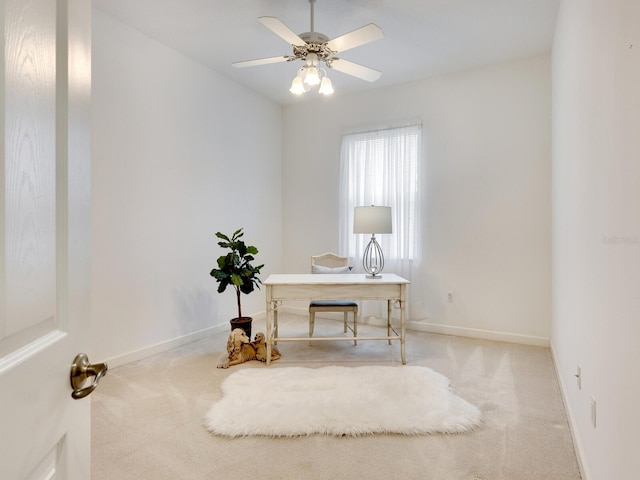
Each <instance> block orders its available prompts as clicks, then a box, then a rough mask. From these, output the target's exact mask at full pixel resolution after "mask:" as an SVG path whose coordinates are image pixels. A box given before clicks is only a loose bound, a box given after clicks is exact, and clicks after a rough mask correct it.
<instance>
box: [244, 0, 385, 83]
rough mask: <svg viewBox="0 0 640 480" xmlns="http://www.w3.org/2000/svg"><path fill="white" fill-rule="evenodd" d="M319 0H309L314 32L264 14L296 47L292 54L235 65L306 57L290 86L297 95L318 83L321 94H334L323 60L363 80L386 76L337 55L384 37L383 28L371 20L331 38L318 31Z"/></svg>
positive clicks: (271, 26)
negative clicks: (316, 12)
mask: <svg viewBox="0 0 640 480" xmlns="http://www.w3.org/2000/svg"><path fill="white" fill-rule="evenodd" d="M315 1H316V0H309V4H310V7H311V28H310V31H309V32H304V33H301V34H300V35H297V34H296V33H294V32H293V31H292V30H291V29H290V28H289V27H287V26H286V25H285V24H284V23H282V22H281V21H280V20H279V19H278V18H276V17H260V18H259V19H258V20H259V21H260V22H261V23H262V24H263V25H264V26H266V27H267V28H268V29H270V30H271V31H272V32H273V33H275V34H276V35H278V36H279V37H280V38H282V39H283V40H285V41H286V42H287V43H289V44H290V45H291V47H292V48H293V54H292V55H282V56H279V57H269V58H260V59H257V60H247V61H243V62H235V63H233V66H234V67H236V68H244V67H253V66H257V65H267V64H270V63H278V62H291V61H293V60H302V61H303V62H304V63H305V64H304V66H303V67H302V68H300V69H299V70H298V73H297V74H296V76H295V77H294V78H293V81H292V82H291V88H290V89H289V91H290V92H291V93H293V94H294V95H302V94H303V93H306V92H308V91H310V90H311V89H312V88H314V87H317V86H318V85H319V88H318V93H320V94H321V95H331V94H332V93H333V84H332V82H331V79H330V78H329V76H328V75H327V72H326V70H325V69H324V68H320V67H319V64H320V62H322V63H324V64H325V66H326V67H327V68H333V69H334V70H337V71H339V72H342V73H346V74H347V75H351V76H353V77H356V78H360V79H361V80H366V81H367V82H375V81H376V80H377V79H378V78H380V75H382V73H381V72H379V71H377V70H373V69H371V68H368V67H365V66H363V65H358V64H357V63H353V62H350V61H348V60H344V59H342V58H339V57H336V56H335V54H336V53H338V52H344V51H345V50H349V49H351V48H355V47H359V46H360V45H364V44H366V43H370V42H373V41H374V40H378V39H380V38H382V37H383V36H384V34H383V33H382V29H381V28H380V27H378V26H377V25H375V24H373V23H370V24H368V25H365V26H363V27H360V28H357V29H356V30H353V31H351V32H349V33H346V34H344V35H341V36H340V37H337V38H334V39H333V40H330V39H329V37H327V36H326V35H324V34H323V33H320V32H315V31H314V26H313V18H314V11H313V4H314V3H315Z"/></svg>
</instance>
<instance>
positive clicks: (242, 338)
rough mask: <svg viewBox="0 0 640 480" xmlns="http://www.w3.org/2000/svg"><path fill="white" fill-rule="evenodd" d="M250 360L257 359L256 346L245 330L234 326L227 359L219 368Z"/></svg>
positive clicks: (228, 341)
mask: <svg viewBox="0 0 640 480" xmlns="http://www.w3.org/2000/svg"><path fill="white" fill-rule="evenodd" d="M249 360H256V349H255V346H254V345H253V344H252V343H251V339H250V338H249V337H248V336H247V334H246V332H245V331H244V330H242V329H241V328H234V329H233V330H232V331H231V334H230V335H229V340H227V359H226V360H225V361H224V362H223V363H221V364H220V365H218V368H229V367H231V366H232V365H238V364H240V363H244V362H248V361H249Z"/></svg>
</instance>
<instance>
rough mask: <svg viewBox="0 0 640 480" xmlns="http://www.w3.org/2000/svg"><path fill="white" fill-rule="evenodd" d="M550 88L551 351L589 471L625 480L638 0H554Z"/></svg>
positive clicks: (638, 334)
mask: <svg viewBox="0 0 640 480" xmlns="http://www.w3.org/2000/svg"><path fill="white" fill-rule="evenodd" d="M553 98H554V101H553V144H554V147H553V207H554V208H553V323H552V325H553V326H552V346H553V351H554V355H555V358H556V364H557V368H558V371H559V378H560V382H561V384H562V387H563V391H564V394H565V398H566V404H567V407H568V410H569V411H570V415H571V419H572V423H573V430H574V433H575V436H576V439H577V442H576V443H577V445H578V449H579V453H580V457H581V458H582V460H583V466H584V471H585V479H586V480H609V479H616V480H632V479H636V478H638V475H639V474H638V472H640V456H639V455H638V448H637V445H638V441H637V436H638V429H639V427H640V413H639V410H638V398H640V375H639V374H638V370H637V366H638V363H640V354H639V353H638V351H639V350H638V341H639V340H640V322H639V321H638V312H640V295H639V293H638V289H639V286H640V190H639V189H638V185H640V2H638V1H637V0H591V1H589V2H584V1H579V0H567V1H564V2H563V3H562V6H561V10H560V16H559V19H558V24H557V30H556V37H555V41H554V48H553ZM577 365H580V366H581V368H582V390H579V389H578V387H577V384H576V380H575V378H574V377H573V375H574V374H575V373H576V368H577ZM591 396H593V397H594V398H595V400H596V405H597V412H596V413H597V423H596V427H595V428H594V427H593V426H592V424H591Z"/></svg>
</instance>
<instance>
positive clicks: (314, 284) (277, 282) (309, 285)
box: [263, 273, 410, 365]
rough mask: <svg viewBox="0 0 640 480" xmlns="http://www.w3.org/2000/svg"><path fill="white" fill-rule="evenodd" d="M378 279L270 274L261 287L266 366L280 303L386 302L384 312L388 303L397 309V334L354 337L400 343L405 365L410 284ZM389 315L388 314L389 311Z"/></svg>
mask: <svg viewBox="0 0 640 480" xmlns="http://www.w3.org/2000/svg"><path fill="white" fill-rule="evenodd" d="M381 276H382V278H380V279H376V280H373V279H371V278H367V276H366V275H364V274H353V273H345V274H336V275H334V274H274V275H269V278H267V279H266V280H265V281H264V282H263V284H264V285H265V286H266V298H267V338H266V342H267V365H269V363H271V347H272V345H273V341H274V335H273V333H274V332H273V328H272V327H273V320H274V315H277V310H278V306H279V305H280V304H281V303H282V301H284V300H387V305H388V312H389V311H390V308H391V302H394V301H395V302H398V304H399V306H400V334H399V335H398V334H395V335H392V334H391V333H392V332H391V329H390V328H388V329H387V336H386V337H384V336H381V337H358V338H357V339H358V340H389V343H391V340H400V355H401V358H402V364H403V365H404V364H406V363H407V362H406V359H405V352H404V350H405V349H404V345H405V297H406V288H407V285H408V284H409V283H410V282H409V281H408V280H405V279H404V278H402V277H399V276H398V275H395V274H393V273H383V274H382V275H381ZM389 313H390V312H389ZM393 333H395V332H393ZM302 340H304V341H319V340H349V341H352V340H353V338H349V337H334V338H323V337H311V338H309V337H285V338H282V337H280V336H278V338H277V341H278V342H286V341H302Z"/></svg>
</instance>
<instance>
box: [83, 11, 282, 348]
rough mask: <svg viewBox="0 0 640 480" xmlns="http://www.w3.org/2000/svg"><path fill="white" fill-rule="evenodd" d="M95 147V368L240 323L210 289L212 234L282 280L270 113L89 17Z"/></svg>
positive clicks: (244, 93) (249, 308)
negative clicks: (237, 244) (237, 243)
mask: <svg viewBox="0 0 640 480" xmlns="http://www.w3.org/2000/svg"><path fill="white" fill-rule="evenodd" d="M92 138H93V147H92V155H93V175H92V182H93V197H92V201H93V274H92V281H93V284H92V290H93V295H92V327H93V330H92V332H93V338H94V341H95V344H94V348H93V353H92V355H91V356H92V358H96V359H98V358H100V359H110V358H113V357H120V356H123V355H127V354H128V353H129V352H136V351H139V350H141V349H145V348H148V347H150V346H153V345H154V344H158V343H162V342H166V341H171V340H173V339H175V338H178V337H181V336H184V335H190V334H192V333H193V332H198V331H201V330H203V329H206V328H208V327H211V326H214V325H217V324H223V323H226V322H227V321H228V319H230V318H231V317H233V316H236V315H235V313H236V309H235V297H234V295H233V293H232V290H228V291H227V292H225V294H223V295H219V294H218V293H216V288H217V284H216V283H215V280H214V279H213V278H212V277H210V276H209V271H210V270H211V268H212V267H213V266H214V265H215V260H216V258H217V257H218V256H219V255H220V254H222V253H223V252H222V250H221V249H220V248H219V247H218V245H217V241H218V240H217V239H216V238H215V236H214V234H215V232H216V231H218V230H222V231H223V232H225V233H231V232H232V231H233V230H235V229H237V228H240V227H244V228H245V232H246V235H245V237H246V240H247V241H248V242H249V243H251V244H254V245H256V246H257V247H258V249H259V250H260V253H259V255H258V257H257V258H258V260H260V261H261V262H263V263H265V264H266V265H267V266H266V267H265V269H264V272H265V273H266V274H268V273H270V272H272V271H278V270H280V263H281V212H280V205H281V194H280V184H281V183H280V182H281V180H280V177H281V138H282V136H281V108H280V107H279V106H277V105H276V104H274V103H271V102H270V101H267V100H265V99H263V98H262V97H260V96H258V95H256V94H254V93H252V92H250V91H249V90H247V89H245V88H243V87H241V86H239V85H237V84H236V83H234V82H231V81H229V80H227V79H225V78H224V77H222V76H220V75H218V74H216V73H214V72H213V71H211V70H208V69H207V68H205V67H203V66H201V65H200V64H197V63H196V62H194V61H192V60H190V59H188V58H186V57H184V56H182V55H180V54H178V53H176V52H175V51H173V50H170V49H168V48H167V47H165V46H163V45H161V44H159V43H157V42H155V41H153V40H151V39H149V38H148V37H146V36H144V35H142V34H140V33H139V32H137V31H135V30H132V29H130V28H128V27H126V26H124V25H123V24H121V23H118V22H117V21H114V20H113V19H111V18H110V17H107V16H105V15H104V14H102V13H100V12H98V11H95V10H94V12H93V106H92ZM263 311H264V293H263V292H258V293H255V294H252V295H250V296H246V295H244V296H243V314H249V315H250V314H253V313H256V312H263Z"/></svg>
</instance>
